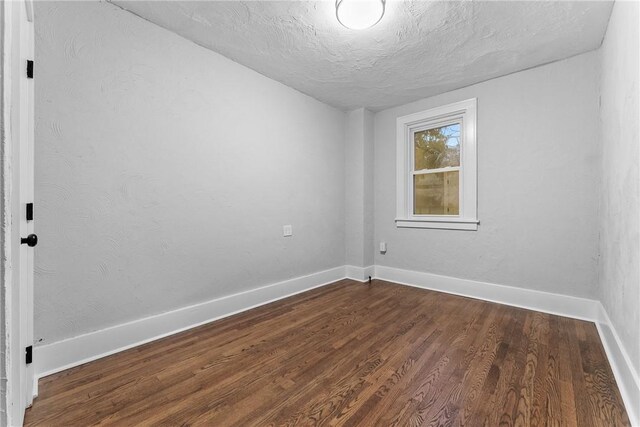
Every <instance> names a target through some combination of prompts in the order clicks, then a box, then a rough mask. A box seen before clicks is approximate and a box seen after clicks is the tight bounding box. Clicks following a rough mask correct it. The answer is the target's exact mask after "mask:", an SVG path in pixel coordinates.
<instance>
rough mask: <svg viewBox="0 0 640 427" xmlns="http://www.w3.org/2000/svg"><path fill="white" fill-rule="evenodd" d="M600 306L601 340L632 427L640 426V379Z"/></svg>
mask: <svg viewBox="0 0 640 427" xmlns="http://www.w3.org/2000/svg"><path fill="white" fill-rule="evenodd" d="M598 305H599V319H598V321H596V326H597V328H598V333H599V334H600V340H601V341H602V345H603V347H604V350H605V352H606V353H607V359H609V364H610V365H611V369H612V370H613V375H614V376H615V377H616V382H617V383H618V389H619V390H620V394H621V395H622V400H624V404H625V407H626V408H627V415H629V420H630V421H631V425H632V426H635V427H638V426H640V377H639V376H638V372H637V371H636V370H635V368H634V366H633V363H632V361H631V358H630V357H629V353H627V351H626V349H625V346H624V344H623V343H622V341H621V340H620V337H619V336H618V333H617V332H616V329H615V328H614V327H613V323H611V319H610V318H609V315H608V313H607V311H606V310H605V308H604V306H603V305H602V304H601V303H598Z"/></svg>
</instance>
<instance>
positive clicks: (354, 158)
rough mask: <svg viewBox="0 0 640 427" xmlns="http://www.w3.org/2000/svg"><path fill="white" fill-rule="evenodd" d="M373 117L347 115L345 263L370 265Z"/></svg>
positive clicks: (361, 111)
mask: <svg viewBox="0 0 640 427" xmlns="http://www.w3.org/2000/svg"><path fill="white" fill-rule="evenodd" d="M373 142H374V140H373V113H371V112H370V111H368V110H366V109H364V108H360V109H357V110H353V111H349V112H348V113H347V118H346V125H345V142H344V145H345V164H344V167H345V262H346V264H347V265H352V266H357V267H369V266H371V265H373V261H374V257H373V229H374V224H373V215H372V214H373Z"/></svg>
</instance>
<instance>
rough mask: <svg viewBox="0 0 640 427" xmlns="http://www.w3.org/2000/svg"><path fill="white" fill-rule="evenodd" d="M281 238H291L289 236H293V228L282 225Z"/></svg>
mask: <svg viewBox="0 0 640 427" xmlns="http://www.w3.org/2000/svg"><path fill="white" fill-rule="evenodd" d="M282 236H283V237H291V236H293V227H291V226H290V225H283V226H282Z"/></svg>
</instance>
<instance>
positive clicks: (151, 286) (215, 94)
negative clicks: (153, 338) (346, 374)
mask: <svg viewBox="0 0 640 427" xmlns="http://www.w3.org/2000/svg"><path fill="white" fill-rule="evenodd" d="M36 16H37V19H36V33H37V34H36V36H37V39H36V47H37V51H36V64H37V67H36V68H37V71H36V74H37V78H36V213H35V214H36V228H37V232H38V235H39V237H40V243H39V245H38V248H37V249H38V250H37V251H36V254H37V257H36V282H35V288H36V289H35V292H36V295H35V312H36V319H35V330H36V338H41V339H42V340H43V341H42V344H46V343H50V342H52V341H58V340H61V339H64V338H67V337H72V336H76V335H79V334H82V333H86V332H90V331H93V330H98V329H102V328H105V327H108V326H111V325H115V324H120V323H123V322H126V321H130V320H134V319H138V318H141V317H143V316H147V315H151V314H154V313H161V312H165V311H169V310H172V309H176V308H178V307H182V306H186V305H189V304H193V303H197V302H202V301H206V300H209V299H213V298H216V297H220V296H223V295H228V294H232V293H236V292H238V291H241V290H246V289H250V288H255V287H258V286H262V285H266V284H269V283H272V282H276V281H280V280H284V279H289V278H292V277H296V276H300V275H303V274H308V273H312V272H316V271H320V270H325V269H328V268H333V267H336V266H341V265H343V264H344V211H345V209H344V206H345V205H344V200H345V194H344V180H345V178H344V147H343V138H344V113H343V112H341V111H338V110H336V109H334V108H331V107H328V106H327V105H325V104H322V103H320V102H318V101H316V100H314V99H312V98H310V97H308V96H305V95H303V94H301V93H299V92H297V91H295V90H293V89H290V88H288V87H286V86H284V85H282V84H280V83H277V82H275V81H273V80H270V79H268V78H266V77H264V76H262V75H260V74H257V73H256V72H254V71H252V70H249V69H248V68H245V67H243V66H240V65H238V64H236V63H234V62H232V61H230V60H228V59H226V58H224V57H222V56H220V55H218V54H215V53H213V52H211V51H208V50H205V49H204V48H201V47H199V46H197V45H195V44H194V43H192V42H189V41H187V40H185V39H183V38H181V37H179V36H177V35H175V34H172V33H170V32H168V31H166V30H164V29H161V28H159V27H157V26H155V25H152V24H150V23H148V22H146V21H144V20H142V19H140V18H138V17H136V16H134V15H132V14H130V13H128V12H125V11H122V10H121V9H119V8H117V7H116V6H113V5H111V4H109V3H98V2H69V3H58V2H37V3H36ZM284 224H291V225H293V231H294V236H293V237H291V238H283V237H282V225H284Z"/></svg>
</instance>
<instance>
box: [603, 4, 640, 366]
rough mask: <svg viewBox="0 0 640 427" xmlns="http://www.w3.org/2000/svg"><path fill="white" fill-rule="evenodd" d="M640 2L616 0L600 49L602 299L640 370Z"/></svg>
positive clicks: (633, 361) (635, 364)
mask: <svg viewBox="0 0 640 427" xmlns="http://www.w3.org/2000/svg"><path fill="white" fill-rule="evenodd" d="M639 9H640V7H639V5H638V2H622V1H617V2H616V3H615V4H614V7H613V12H612V14H611V18H610V21H609V26H608V28H607V33H606V35H605V39H604V42H603V45H602V48H601V52H600V53H601V64H602V65H601V106H600V114H601V135H602V137H601V138H602V149H601V156H602V159H601V165H602V180H603V185H602V193H601V194H602V195H601V205H600V263H599V264H600V269H599V274H600V276H599V280H600V289H599V290H600V292H599V295H598V296H599V299H600V300H601V301H602V304H603V305H604V307H605V309H606V310H607V312H608V313H609V316H610V318H611V321H612V323H613V326H614V327H615V329H616V331H617V332H618V334H619V336H620V339H621V340H622V342H623V344H624V346H625V347H626V350H627V352H629V356H630V357H631V360H632V363H633V364H634V368H635V370H636V372H640V314H639V310H638V307H640V170H639V168H638V163H639V161H640V132H639V130H638V118H639V116H640V110H639V108H638V91H640V84H639V79H640V67H639V65H638V63H639V61H640V60H639V58H638V53H639V51H640V46H639V41H638V38H639V34H638V22H640V12H639Z"/></svg>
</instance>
